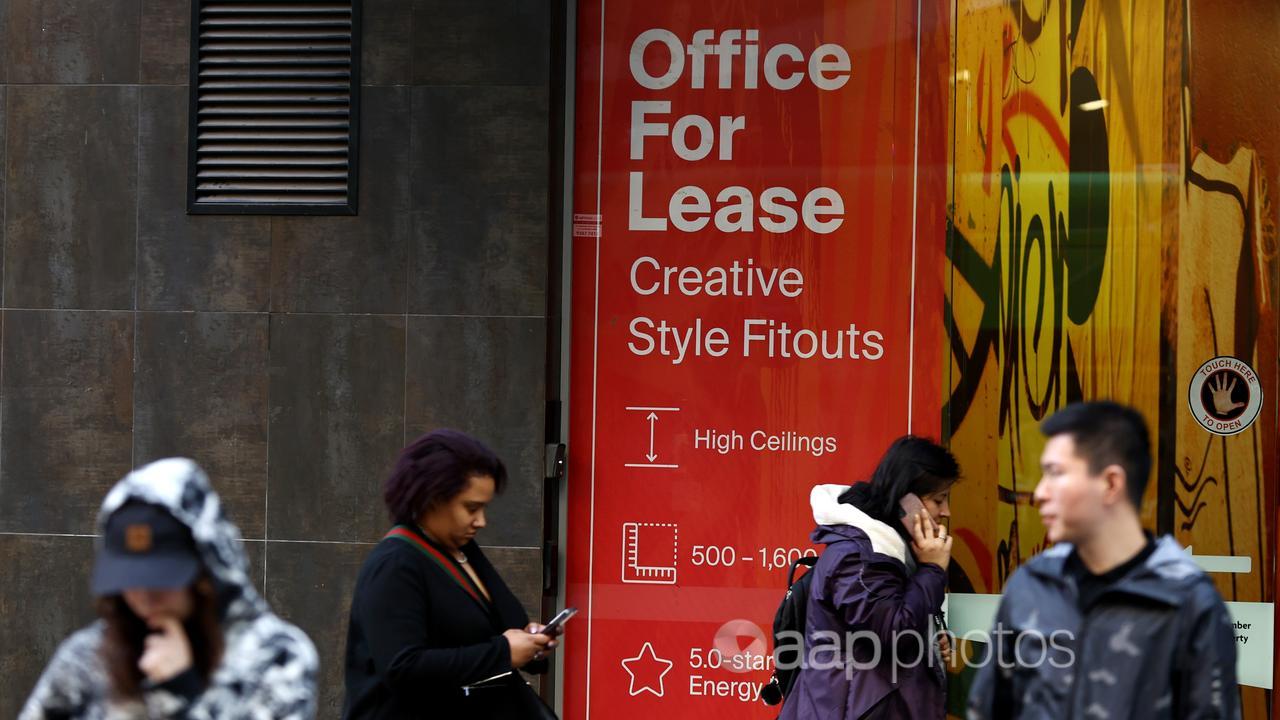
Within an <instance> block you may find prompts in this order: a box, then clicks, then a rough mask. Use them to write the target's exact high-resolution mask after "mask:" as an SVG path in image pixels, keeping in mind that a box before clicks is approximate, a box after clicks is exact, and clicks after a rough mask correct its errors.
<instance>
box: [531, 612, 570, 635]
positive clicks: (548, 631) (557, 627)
mask: <svg viewBox="0 0 1280 720" xmlns="http://www.w3.org/2000/svg"><path fill="white" fill-rule="evenodd" d="M577 614H578V608H572V607H571V608H565V609H563V610H561V611H560V613H559V614H558V615H556V616H555V617H553V618H551V620H550V621H549V622H548V623H547V624H546V625H545V626H543V628H542V630H540V631H539V632H541V633H542V634H543V635H549V636H551V637H555V636H557V635H559V634H560V633H562V632H564V624H565V623H566V622H568V620H569V618H571V617H573V616H574V615H577Z"/></svg>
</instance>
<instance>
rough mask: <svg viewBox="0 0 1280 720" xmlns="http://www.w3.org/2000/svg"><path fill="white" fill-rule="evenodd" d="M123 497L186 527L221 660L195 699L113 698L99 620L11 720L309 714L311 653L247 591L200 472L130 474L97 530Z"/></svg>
mask: <svg viewBox="0 0 1280 720" xmlns="http://www.w3.org/2000/svg"><path fill="white" fill-rule="evenodd" d="M130 500H140V501H143V502H148V503H153V504H156V505H161V506H164V507H166V508H168V510H169V512H171V513H172V514H173V516H174V517H175V518H177V519H178V520H179V521H180V522H182V523H183V524H184V525H187V526H188V527H190V528H191V534H192V536H193V537H194V539H195V544H196V549H197V551H198V552H199V554H200V557H201V559H202V561H203V563H204V567H205V569H206V570H207V571H208V573H209V574H210V575H211V576H212V577H213V580H214V583H215V585H216V586H217V591H218V598H219V602H220V608H221V610H222V628H223V631H224V633H225V650H224V651H223V656H222V662H221V663H220V665H219V666H218V667H217V668H216V669H215V670H214V672H213V675H212V676H211V677H210V679H209V684H208V687H206V688H205V689H204V690H203V692H200V693H199V694H198V695H196V696H194V697H185V696H183V695H181V694H178V693H174V692H170V691H167V690H165V689H152V690H150V691H148V692H145V693H144V697H143V701H141V702H139V701H134V702H131V703H128V704H122V703H120V702H115V701H112V700H111V699H110V683H109V680H108V679H107V674H106V672H105V670H104V668H103V666H102V662H101V660H100V656H99V653H98V647H99V644H100V643H101V640H102V634H103V623H102V622H101V621H98V622H96V623H94V624H92V625H90V626H88V627H86V628H84V629H82V630H80V631H78V632H76V633H75V634H74V635H72V636H71V637H69V638H67V640H66V641H64V642H63V643H62V645H61V646H60V647H59V648H58V651H57V653H56V654H55V655H54V657H53V660H52V661H51V662H50V663H49V666H48V667H47V668H46V669H45V671H44V674H43V675H42V676H41V677H40V681H39V682H38V683H37V684H36V687H35V690H34V691H33V692H32V694H31V697H30V699H28V700H27V704H26V706H25V707H24V708H23V710H22V713H21V715H19V720H41V719H45V718H49V719H52V718H79V719H83V720H134V719H135V718H157V719H158V718H165V719H167V718H175V719H176V718H183V719H184V720H213V719H214V718H218V719H219V720H250V719H252V720H267V719H268V718H270V719H272V720H286V719H287V720H303V719H309V718H313V717H315V711H316V675H317V668H318V665H319V663H318V660H317V658H316V651H315V647H314V646H313V645H312V644H311V641H310V640H309V639H308V638H307V636H306V635H305V634H304V633H303V632H302V631H301V630H299V629H298V628H296V627H294V626H293V625H290V624H289V623H286V622H285V621H283V620H281V619H280V618H278V617H276V616H275V615H273V614H272V613H271V610H270V608H268V607H267V604H266V602H265V601H264V600H263V599H262V598H261V597H260V596H259V595H258V593H257V591H255V590H254V588H253V585H252V584H251V583H250V582H249V576H248V562H247V560H246V558H245V553H244V546H243V544H242V542H241V539H240V531H239V530H238V529H237V528H236V526H235V525H232V524H231V522H229V521H228V520H227V519H226V517H225V516H224V515H223V513H222V503H221V501H220V500H219V499H218V495H217V493H215V492H214V491H213V490H212V489H211V488H210V487H209V480H208V478H207V477H206V476H205V473H204V471H203V470H201V469H200V467H199V466H198V465H196V464H195V463H194V462H192V461H190V460H186V459H182V458H171V459H168V460H159V461H157V462H154V463H151V464H150V465H147V466H145V467H142V468H139V469H138V470H135V471H134V472H132V473H130V474H129V475H127V476H126V477H125V478H124V479H123V480H121V481H120V482H119V483H117V484H116V486H115V487H114V488H112V490H111V492H110V493H108V494H107V498H106V500H104V501H103V503H102V509H101V511H100V512H99V514H98V530H99V534H101V532H102V530H103V528H104V526H105V523H106V519H107V517H108V516H110V515H111V513H112V512H114V511H115V510H117V509H118V508H120V507H121V506H122V505H124V504H125V503H126V502H128V501H130ZM99 542H101V541H100V540H99Z"/></svg>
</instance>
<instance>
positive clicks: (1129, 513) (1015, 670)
mask: <svg viewBox="0 0 1280 720" xmlns="http://www.w3.org/2000/svg"><path fill="white" fill-rule="evenodd" d="M1041 432H1043V433H1044V434H1045V436H1046V437H1048V442H1047V443H1046V445H1045V449H1044V453H1043V454H1042V455H1041V459H1040V464H1041V471H1042V473H1043V477H1042V478H1041V480H1040V483H1039V484H1038V485H1037V486H1036V490H1035V502H1036V505H1037V507H1038V509H1039V511H1040V518H1041V520H1042V521H1043V522H1044V524H1045V527H1046V529H1047V534H1048V539H1049V541H1050V542H1052V543H1054V545H1053V547H1052V548H1051V549H1049V550H1047V551H1045V552H1043V553H1041V554H1040V555H1038V556H1037V557H1035V558H1033V559H1032V560H1031V561H1030V562H1028V563H1027V564H1026V565H1024V566H1023V567H1021V568H1019V569H1018V571H1017V572H1015V573H1014V574H1013V576H1012V577H1011V578H1009V583H1008V585H1007V586H1006V588H1005V593H1004V597H1003V598H1002V600H1001V603H1000V609H999V611H998V612H997V615H996V626H995V628H993V630H992V635H991V641H992V642H991V644H990V645H989V648H990V652H989V654H988V656H987V657H986V658H985V659H981V660H980V661H979V662H980V663H981V667H980V668H979V670H978V676H977V678H976V680H975V682H974V685H973V688H972V690H971V692H970V695H969V712H968V716H969V717H970V718H971V719H975V720H976V719H978V718H1019V719H1023V718H1046V719H1047V718H1053V719H1054V720H1059V719H1061V718H1082V719H1084V718H1095V719H1096V720H1112V719H1114V720H1121V719H1124V720H1129V719H1137V718H1153V719H1154V718H1161V719H1164V718H1169V719H1174V718H1197V719H1199V718H1224V719H1227V718H1237V717H1239V690H1238V688H1237V686H1236V647H1235V637H1234V632H1233V630H1232V626H1231V619H1230V616H1229V615H1228V614H1227V609H1226V606H1225V605H1224V604H1223V602H1222V597H1221V596H1220V595H1218V591H1217V590H1216V589H1215V588H1214V586H1213V583H1212V581H1210V580H1209V578H1208V576H1207V575H1205V573H1204V572H1203V571H1202V570H1200V568H1199V567H1197V566H1196V565H1195V563H1194V562H1192V560H1191V559H1190V557H1189V556H1188V554H1187V553H1186V551H1184V550H1183V549H1182V547H1181V546H1179V545H1178V543H1177V542H1175V541H1174V540H1173V538H1171V537H1164V538H1160V539H1159V540H1156V539H1154V538H1153V537H1152V536H1151V535H1150V534H1148V533H1146V532H1145V531H1144V530H1143V528H1142V523H1141V520H1140V518H1139V514H1138V511H1139V508H1140V507H1141V503H1142V496H1143V492H1144V490H1145V489H1146V484H1147V476H1148V475H1149V473H1150V471H1151V443H1150V439H1149V435H1148V432H1147V426H1146V423H1145V422H1144V421H1143V418H1142V416H1141V415H1139V414H1138V413H1137V412H1136V411H1134V410H1132V409H1130V408H1127V407H1124V406H1122V405H1118V404H1115V403H1110V402H1091V403H1077V404H1073V405H1069V406H1067V407H1066V408H1064V409H1063V410H1062V411H1060V412H1058V413H1057V414H1055V415H1053V416H1052V417H1050V418H1049V419H1048V420H1046V421H1045V422H1044V424H1043V425H1042V426H1041Z"/></svg>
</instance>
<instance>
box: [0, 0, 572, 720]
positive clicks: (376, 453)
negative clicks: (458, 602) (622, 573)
mask: <svg viewBox="0 0 1280 720" xmlns="http://www.w3.org/2000/svg"><path fill="white" fill-rule="evenodd" d="M362 4H363V26H364V32H363V42H364V52H363V84H364V88H363V91H362V93H363V95H362V116H361V127H362V136H361V147H360V157H361V167H360V195H361V197H360V211H361V212H360V215H359V216H358V217H336V218H316V217H307V218H298V217H292V218H284V217H248V216H238V217H216V216H188V215H187V214H186V212H185V202H186V200H185V192H186V188H185V185H186V132H187V126H186V122H187V121H186V116H187V102H188V99H187V87H186V84H187V82H188V75H187V59H188V53H189V27H190V13H191V9H190V5H189V3H188V2H187V1H185V0H0V137H3V140H4V142H3V143H0V167H3V168H4V172H3V174H0V190H3V192H2V193H0V198H2V200H0V208H2V212H3V223H2V224H0V237H3V256H2V259H3V283H2V284H0V287H2V289H3V291H2V296H0V717H12V716H14V715H15V714H16V712H17V709H18V707H19V706H20V705H21V703H22V702H23V700H24V699H25V697H26V695H27V693H28V692H29V690H30V688H31V686H32V684H33V683H34V681H35V679H36V677H37V675H38V674H39V672H40V670H41V669H42V668H43V666H44V664H45V662H47V660H48V658H49V657H50V655H51V654H52V652H53V650H54V648H55V647H56V645H57V643H58V642H59V640H60V639H61V638H63V637H64V636H65V635H67V634H68V633H69V632H71V631H72V630H73V629H74V628H76V627H77V626H79V625H80V624H82V623H84V622H86V621H87V620H89V619H90V618H91V611H90V599H89V597H88V589H87V584H88V576H87V573H88V569H89V567H90V565H91V562H92V539H91V537H90V536H91V535H92V533H93V531H94V525H93V520H94V514H95V512H96V509H97V506H98V504H99V502H100V501H101V498H102V495H103V493H104V492H105V490H106V489H107V488H108V487H110V485H111V484H112V483H113V482H114V481H115V480H116V479H117V478H119V477H120V476H121V475H123V474H124V473H125V472H127V471H128V470H129V468H130V467H132V466H135V465H138V464H142V463H144V462H146V461H148V460H152V459H155V458H159V457H164V456H168V455H174V454H183V455H189V456H191V457H194V458H195V459H197V460H198V461H199V462H200V463H202V464H203V465H204V466H205V467H206V468H207V469H208V470H209V472H210V475H211V476H212V478H213V480H214V483H215V485H216V486H217V488H218V489H219V490H220V491H221V493H222V495H223V497H224V498H225V500H226V503H227V507H228V511H229V514H230V515H231V516H232V519H233V520H235V521H236V522H237V523H238V524H239V525H240V526H241V528H242V529H243V531H244V534H245V537H246V538H248V539H249V540H250V542H249V543H247V545H248V549H249V553H250V557H251V560H252V562H253V563H254V567H255V571H256V572H255V577H256V579H257V581H258V583H259V586H260V589H262V590H263V591H264V593H265V595H266V597H267V598H268V599H269V600H270V601H271V603H272V604H273V606H274V607H275V608H276V610H277V611H278V612H279V613H280V614H282V615H283V616H284V617H286V618H288V619H291V620H293V621H294V622H296V623H298V624H299V625H301V626H302V627H303V628H304V629H305V630H307V631H308V632H309V633H310V634H311V636H312V637H313V638H314V640H315V641H316V644H317V646H318V647H319V649H320V652H321V657H322V662H323V698H322V706H321V717H323V718H336V717H337V716H338V710H339V708H340V703H341V698H342V688H341V677H342V675H341V653H342V647H343V642H344V633H345V629H346V622H345V613H346V608H347V606H348V603H349V602H350V593H351V589H352V585H353V583H354V580H355V575H356V571H357V569H358V568H359V566H360V563H361V561H362V560H363V558H364V556H365V554H366V553H367V552H368V550H369V547H370V545H369V543H372V542H375V541H376V540H377V539H378V538H379V537H380V535H381V533H382V531H383V530H384V529H385V519H384V517H383V513H382V510H381V506H380V502H379V499H378V487H379V483H380V482H381V479H382V477H383V476H384V474H385V473H386V471H387V469H388V467H389V465H390V462H391V461H392V459H393V457H394V455H395V453H396V451H397V450H398V449H399V448H400V447H401V446H403V444H404V443H405V441H406V440H407V439H411V438H412V437H414V436H416V435H417V434H419V433H421V432H423V431H426V430H429V429H431V428H435V427H440V426H446V425H447V426H454V427H459V428H462V429H465V430H468V431H471V432H473V433H474V434H477V435H479V436H480V437H482V438H484V439H485V440H487V441H489V442H490V443H491V444H492V445H494V446H495V447H496V448H497V449H498V450H499V452H500V453H501V454H502V456H503V457H504V458H505V459H506V461H507V463H508V465H509V466H510V468H511V470H512V485H511V487H510V488H509V489H508V491H507V493H506V494H505V495H504V496H503V497H501V498H500V499H499V501H498V502H497V503H496V504H495V507H494V509H493V515H492V517H491V523H490V527H489V529H488V530H486V531H485V534H484V535H483V536H482V542H484V543H485V544H486V545H488V546H490V547H491V549H490V550H489V554H490V556H491V557H492V558H493V559H494V561H495V562H496V563H497V564H498V565H499V566H500V568H502V569H503V571H504V575H505V576H506V577H507V578H508V580H509V581H510V582H511V584H512V585H513V586H514V587H515V588H516V589H517V591H518V593H519V594H520V596H521V597H522V598H523V599H524V601H525V603H526V605H528V606H529V607H530V608H536V606H537V603H538V596H539V587H538V585H539V571H538V568H539V563H540V551H539V550H538V549H537V548H538V546H539V544H540V539H541V522H542V511H541V494H542V481H541V475H542V460H541V452H542V433H543V427H542V424H543V409H542V408H543V402H544V399H545V397H544V396H545V389H544V380H543V378H544V374H545V373H544V363H545V360H544V352H543V349H542V348H543V347H544V345H545V342H546V341H545V338H546V330H547V328H546V290H547V256H548V249H547V243H548V240H547V236H548V232H547V218H548V215H547V213H548V207H547V205H548V176H549V163H550V155H549V150H548V118H549V108H548V105H549V87H548V79H549V77H550V68H549V63H550V45H551V38H550V11H549V10H548V3H544V2H540V1H538V0H486V2H472V1H471V0H364V2H363V3H362Z"/></svg>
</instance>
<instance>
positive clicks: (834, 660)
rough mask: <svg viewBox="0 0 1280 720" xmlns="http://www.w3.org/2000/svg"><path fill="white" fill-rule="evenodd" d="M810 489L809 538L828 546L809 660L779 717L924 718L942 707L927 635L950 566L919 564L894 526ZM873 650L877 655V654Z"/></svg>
mask: <svg viewBox="0 0 1280 720" xmlns="http://www.w3.org/2000/svg"><path fill="white" fill-rule="evenodd" d="M846 489H848V486H846V485H820V486H818V487H815V488H814V489H813V492H812V494H811V495H810V502H811V503H812V504H813V514H814V520H815V521H816V522H817V523H818V527H817V528H816V529H814V531H813V535H812V539H813V541H814V542H815V543H818V544H824V545H826V546H827V548H826V550H824V551H823V553H822V557H821V558H820V559H819V560H818V564H817V565H816V566H815V567H814V569H813V570H811V571H810V572H813V573H815V575H814V577H813V584H812V586H811V588H810V595H809V608H808V618H807V620H806V622H805V643H806V645H805V648H806V653H805V657H806V660H805V664H804V666H803V668H802V669H801V671H800V674H799V677H798V678H797V680H796V684H795V686H794V687H793V688H792V689H791V693H790V695H788V696H787V699H786V702H785V703H784V704H783V706H782V714H781V715H780V716H779V720H831V719H837V718H838V719H840V720H864V719H871V718H875V719H880V718H909V719H912V720H927V719H937V718H943V717H945V715H946V709H945V706H946V702H945V701H946V697H945V687H946V685H945V683H946V675H945V672H944V671H943V669H942V665H941V659H940V658H939V656H938V654H937V653H938V651H937V648H936V646H935V645H934V644H933V643H932V642H928V641H927V638H930V637H931V624H930V622H931V619H932V617H933V616H934V615H935V614H937V613H938V612H940V611H941V608H942V599H943V593H944V592H945V585H946V572H945V571H943V569H942V568H940V567H938V566H937V565H933V564H929V563H923V564H920V565H919V566H918V568H917V569H916V571H915V573H914V574H911V573H910V572H909V571H908V569H907V568H908V563H910V564H911V565H913V566H914V565H915V561H914V559H913V558H912V557H911V556H910V550H909V549H908V548H907V543H906V541H905V540H904V539H903V538H902V536H901V535H899V534H898V532H897V531H895V530H894V529H893V528H891V527H889V526H888V525H886V524H884V523H882V522H880V521H878V520H875V519H873V518H871V517H870V516H869V515H867V514H866V513H863V512H862V511H860V510H858V509H857V508H855V507H853V506H852V505H845V504H843V503H840V502H839V501H838V500H837V498H838V497H839V495H840V494H841V493H843V492H844V491H845V490H846ZM877 651H878V653H879V654H878V655H877V654H876V653H877Z"/></svg>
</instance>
